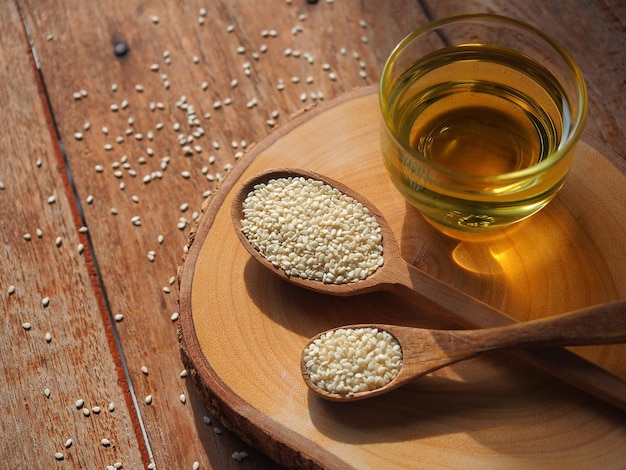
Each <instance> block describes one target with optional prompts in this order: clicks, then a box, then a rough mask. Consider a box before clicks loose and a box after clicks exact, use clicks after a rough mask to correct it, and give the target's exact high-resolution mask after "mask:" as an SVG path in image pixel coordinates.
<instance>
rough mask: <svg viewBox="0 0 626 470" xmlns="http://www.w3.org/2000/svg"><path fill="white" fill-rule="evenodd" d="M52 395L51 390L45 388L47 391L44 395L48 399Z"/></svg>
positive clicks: (44, 391)
mask: <svg viewBox="0 0 626 470" xmlns="http://www.w3.org/2000/svg"><path fill="white" fill-rule="evenodd" d="M51 393H52V392H50V389H49V388H45V389H44V390H43V394H44V395H45V396H46V398H50V395H51Z"/></svg>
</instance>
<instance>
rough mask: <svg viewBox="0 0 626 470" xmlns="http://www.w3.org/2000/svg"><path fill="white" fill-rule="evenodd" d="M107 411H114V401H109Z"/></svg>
mask: <svg viewBox="0 0 626 470" xmlns="http://www.w3.org/2000/svg"><path fill="white" fill-rule="evenodd" d="M109 411H110V412H111V413H112V412H114V411H115V403H113V402H111V403H109Z"/></svg>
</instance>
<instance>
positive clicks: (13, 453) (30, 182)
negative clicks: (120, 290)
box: [0, 2, 147, 468]
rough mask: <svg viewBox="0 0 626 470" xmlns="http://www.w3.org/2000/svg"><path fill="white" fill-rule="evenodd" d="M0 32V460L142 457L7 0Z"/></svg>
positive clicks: (130, 463)
mask: <svg viewBox="0 0 626 470" xmlns="http://www.w3.org/2000/svg"><path fill="white" fill-rule="evenodd" d="M0 31H2V33H1V34H0V70H1V72H0V73H1V74H2V76H3V80H2V86H0V103H2V108H3V112H2V113H0V126H1V127H2V129H3V134H4V136H5V137H3V138H1V139H0V155H1V157H0V188H1V189H0V234H1V237H2V243H1V244H0V310H2V312H3V315H2V329H1V331H0V357H1V358H2V370H3V373H2V375H0V397H1V401H2V411H3V419H2V420H1V421H0V435H2V440H3V445H2V447H1V448H0V467H2V468H54V467H55V464H57V463H58V464H59V465H63V466H71V467H73V468H90V467H91V465H92V464H93V462H98V464H99V465H100V466H101V467H104V466H105V465H114V464H115V463H117V462H123V463H124V465H125V466H126V468H133V467H135V468H138V467H142V466H144V465H146V464H147V452H146V447H145V444H144V442H143V438H142V437H141V435H137V433H136V430H138V427H137V426H136V422H135V421H136V418H137V415H136V413H135V412H134V410H133V409H132V407H133V404H132V402H131V400H130V395H129V394H128V387H127V384H126V381H125V378H124V375H123V371H122V370H121V368H120V367H119V366H120V356H119V352H118V351H117V346H116V344H115V341H114V338H113V331H112V325H111V320H110V318H109V316H108V312H107V311H106V308H105V304H104V302H103V298H102V292H101V291H100V290H99V288H98V286H97V284H95V283H94V282H92V280H93V277H94V274H95V273H94V269H93V263H92V262H91V249H90V247H89V246H88V245H89V235H88V233H87V234H86V233H84V232H83V231H81V229H80V228H81V227H82V222H81V218H80V215H79V214H78V213H77V212H76V211H75V206H74V203H73V197H72V194H71V191H70V190H69V185H68V184H67V183H68V181H67V175H66V174H65V170H64V168H63V165H64V163H63V160H62V156H61V154H60V152H59V148H58V146H57V145H56V142H55V141H54V140H53V138H54V135H53V134H52V133H51V132H50V131H51V122H50V116H49V115H47V114H46V111H47V108H46V107H44V106H42V100H45V96H40V91H41V90H40V88H39V84H38V83H37V80H36V74H35V73H34V72H35V69H34V62H33V58H32V56H31V54H30V50H29V47H28V42H27V40H26V34H25V31H24V28H23V25H22V22H21V19H20V16H19V12H18V10H17V9H16V8H15V7H14V5H12V4H10V3H7V2H2V3H0ZM79 246H80V247H84V251H83V250H82V248H79ZM78 400H81V401H83V402H84V405H81V404H77V402H78ZM96 407H99V408H100V410H101V411H98V409H97V408H96ZM109 407H111V408H109ZM87 412H88V413H89V414H88V415H86V414H85V413H87ZM102 439H108V440H109V442H110V444H109V445H103V444H102ZM57 453H58V456H56V454H57Z"/></svg>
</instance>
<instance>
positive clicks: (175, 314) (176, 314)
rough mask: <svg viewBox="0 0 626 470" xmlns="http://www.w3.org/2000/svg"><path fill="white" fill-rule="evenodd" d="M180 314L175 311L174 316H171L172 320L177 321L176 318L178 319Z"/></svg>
mask: <svg viewBox="0 0 626 470" xmlns="http://www.w3.org/2000/svg"><path fill="white" fill-rule="evenodd" d="M179 316H180V314H179V313H178V312H174V313H172V316H171V317H170V320H172V321H176V320H178V318H179Z"/></svg>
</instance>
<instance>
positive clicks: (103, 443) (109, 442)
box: [100, 437, 111, 447]
mask: <svg viewBox="0 0 626 470" xmlns="http://www.w3.org/2000/svg"><path fill="white" fill-rule="evenodd" d="M100 444H102V446H103V447H109V446H110V445H111V441H109V440H108V439H107V438H106V437H105V438H103V439H102V440H101V441H100Z"/></svg>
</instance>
